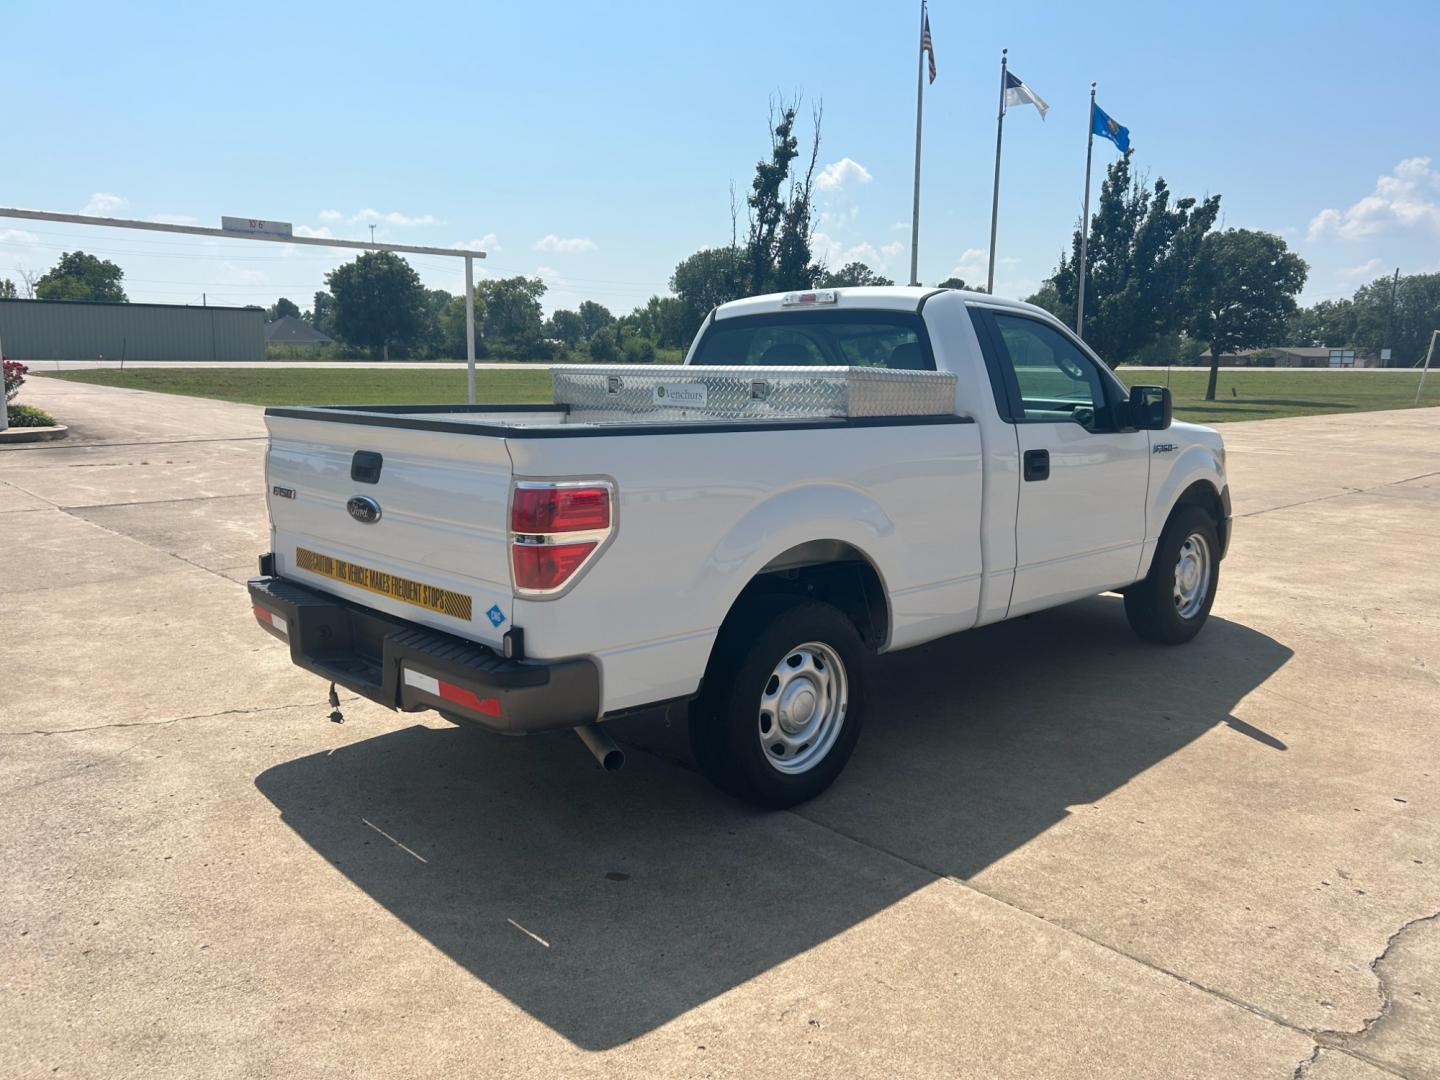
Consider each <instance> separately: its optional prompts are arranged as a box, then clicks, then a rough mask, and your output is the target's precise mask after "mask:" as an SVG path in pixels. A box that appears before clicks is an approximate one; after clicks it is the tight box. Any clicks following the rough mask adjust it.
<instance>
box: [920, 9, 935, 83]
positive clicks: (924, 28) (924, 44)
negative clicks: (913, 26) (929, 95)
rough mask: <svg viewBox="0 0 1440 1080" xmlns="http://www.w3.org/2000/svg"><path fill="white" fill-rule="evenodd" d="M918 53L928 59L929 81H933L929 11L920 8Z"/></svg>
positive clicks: (933, 69)
mask: <svg viewBox="0 0 1440 1080" xmlns="http://www.w3.org/2000/svg"><path fill="white" fill-rule="evenodd" d="M920 51H921V52H922V53H925V54H926V55H927V56H929V57H930V81H931V82H932V83H933V82H934V81H935V42H933V41H931V40H930V9H929V8H927V7H925V6H924V5H922V6H921V8H920Z"/></svg>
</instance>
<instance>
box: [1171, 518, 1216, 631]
mask: <svg viewBox="0 0 1440 1080" xmlns="http://www.w3.org/2000/svg"><path fill="white" fill-rule="evenodd" d="M1210 575H1211V569H1210V544H1209V542H1208V541H1207V540H1206V539H1205V537H1204V536H1202V535H1201V534H1200V533H1198V532H1195V533H1191V534H1190V535H1189V536H1187V537H1186V538H1185V542H1184V543H1183V544H1181V545H1180V555H1179V557H1178V558H1176V560H1175V581H1174V597H1175V613H1176V614H1177V615H1179V616H1180V618H1182V619H1193V618H1194V617H1195V616H1196V615H1198V614H1199V613H1200V610H1201V609H1202V608H1203V607H1204V606H1205V598H1206V597H1207V596H1209V595H1210Z"/></svg>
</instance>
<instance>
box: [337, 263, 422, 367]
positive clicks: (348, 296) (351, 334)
mask: <svg viewBox="0 0 1440 1080" xmlns="http://www.w3.org/2000/svg"><path fill="white" fill-rule="evenodd" d="M325 283H326V284H327V285H328V286H329V287H330V293H331V295H332V296H334V298H335V335H336V336H337V337H338V338H339V339H340V340H341V341H343V342H345V343H346V344H348V345H354V346H357V347H360V348H364V349H368V350H370V352H371V355H374V354H375V353H377V352H378V353H380V354H381V355H382V356H383V357H384V358H385V359H387V360H388V359H390V347H391V346H392V345H394V346H396V347H397V348H399V349H401V350H404V349H407V348H409V347H410V346H411V345H413V344H414V343H415V342H416V341H417V340H418V339H419V338H420V336H421V333H422V330H423V328H424V315H425V287H424V286H423V285H421V284H420V275H419V274H417V273H415V270H414V268H412V267H411V265H410V264H409V263H407V262H406V261H405V260H404V259H402V258H401V257H400V256H399V255H397V254H395V253H394V252H393V251H367V252H365V253H364V254H363V255H360V256H359V257H358V258H356V259H355V261H354V262H349V263H345V264H344V265H343V266H338V267H336V268H335V269H334V270H332V271H330V273H329V274H327V275H326V276H325Z"/></svg>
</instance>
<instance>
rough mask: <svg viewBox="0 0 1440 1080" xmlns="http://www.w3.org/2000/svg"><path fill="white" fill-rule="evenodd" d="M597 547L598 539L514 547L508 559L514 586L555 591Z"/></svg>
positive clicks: (515, 545)
mask: <svg viewBox="0 0 1440 1080" xmlns="http://www.w3.org/2000/svg"><path fill="white" fill-rule="evenodd" d="M598 545H599V541H597V540H580V541H577V542H576V543H573V544H514V545H512V546H511V548H510V557H511V561H512V564H513V566H514V569H515V586H516V587H517V588H520V589H537V590H542V591H544V590H549V589H558V588H559V587H560V586H561V585H563V584H565V582H566V581H567V580H568V579H569V577H570V575H571V574H573V573H575V571H576V570H578V569H580V564H581V563H583V562H584V561H585V560H586V559H588V558H589V557H590V553H591V552H592V551H594V550H595V548H596V547H597V546H598Z"/></svg>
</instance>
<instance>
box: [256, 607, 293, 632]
mask: <svg viewBox="0 0 1440 1080" xmlns="http://www.w3.org/2000/svg"><path fill="white" fill-rule="evenodd" d="M251 607H252V608H253V609H254V611H255V618H257V619H259V620H260V621H261V622H262V623H264V624H265V625H266V626H273V627H274V628H275V629H276V630H279V631H280V633H282V634H284V635H285V636H286V637H289V636H290V627H289V624H288V623H286V622H285V620H284V619H282V618H281V617H280V616H279V615H276V614H275V613H274V612H273V611H271V610H270V609H269V608H263V607H261V606H260V605H259V604H252V605H251Z"/></svg>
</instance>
